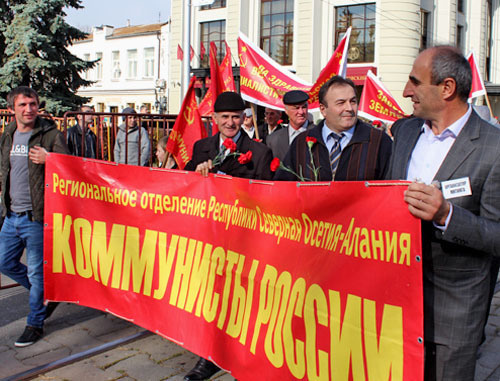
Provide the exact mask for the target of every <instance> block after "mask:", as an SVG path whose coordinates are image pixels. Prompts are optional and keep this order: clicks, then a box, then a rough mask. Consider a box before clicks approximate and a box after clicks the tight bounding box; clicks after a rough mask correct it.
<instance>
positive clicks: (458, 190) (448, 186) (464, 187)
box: [441, 177, 472, 200]
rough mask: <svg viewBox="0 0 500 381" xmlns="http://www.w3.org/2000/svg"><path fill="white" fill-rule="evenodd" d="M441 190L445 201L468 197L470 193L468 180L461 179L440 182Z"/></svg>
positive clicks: (465, 178) (466, 178)
mask: <svg viewBox="0 0 500 381" xmlns="http://www.w3.org/2000/svg"><path fill="white" fill-rule="evenodd" d="M441 190H442V191H443V196H444V198H445V199H447V200H448V199H450V198H455V197H464V196H470V195H471V194H472V191H471V189H470V179H469V178H468V177H462V178H460V179H455V180H448V181H443V182H441Z"/></svg>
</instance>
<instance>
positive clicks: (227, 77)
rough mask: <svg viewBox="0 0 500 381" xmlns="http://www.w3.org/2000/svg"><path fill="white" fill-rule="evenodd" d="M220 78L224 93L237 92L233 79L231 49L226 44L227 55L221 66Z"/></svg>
mask: <svg viewBox="0 0 500 381" xmlns="http://www.w3.org/2000/svg"><path fill="white" fill-rule="evenodd" d="M219 78H220V79H221V81H222V91H221V93H222V92H224V91H236V86H235V85H234V77H233V67H232V65H231V49H229V45H228V44H227V42H226V55H225V56H224V59H223V60H222V62H221V64H220V66H219Z"/></svg>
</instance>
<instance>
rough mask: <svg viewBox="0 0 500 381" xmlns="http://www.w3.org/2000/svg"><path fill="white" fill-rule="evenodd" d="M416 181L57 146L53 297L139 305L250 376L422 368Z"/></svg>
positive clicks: (317, 376) (108, 305)
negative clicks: (246, 175) (303, 177)
mask: <svg viewBox="0 0 500 381" xmlns="http://www.w3.org/2000/svg"><path fill="white" fill-rule="evenodd" d="M405 189H406V184H402V183H397V182H389V183H381V182H370V183H364V182H330V183H296V182H282V183H278V182H263V181H252V180H246V179H238V178H231V177H229V176H220V175H210V176H209V177H207V178H205V177H202V176H201V175H199V174H197V173H191V172H184V171H176V170H165V169H151V168H144V167H138V166H129V165H121V164H109V163H104V162H99V161H95V160H88V159H82V158H78V157H72V156H65V155H57V154H50V156H49V157H48V159H47V164H46V192H45V200H46V203H45V224H46V228H45V267H44V270H45V297H46V299H48V300H56V301H68V302H74V303H79V304H81V305H85V306H90V307H93V308H97V309H100V310H106V311H110V312H111V313H113V314H116V315H118V316H120V317H123V318H126V319H130V320H131V321H133V322H134V323H136V324H138V325H140V326H142V327H145V328H147V329H149V330H151V331H154V332H156V333H158V334H160V335H162V336H164V337H166V338H168V339H169V340H173V341H175V342H176V343H179V344H180V345H182V346H183V347H185V348H187V349H188V350H190V351H193V352H195V353H196V354H199V355H200V356H203V357H205V358H207V359H211V360H212V361H214V362H215V363H216V364H218V365H219V366H221V367H222V368H224V369H227V370H228V371H230V372H231V373H232V375H233V376H234V377H236V378H237V379H239V380H255V372H256V371H258V373H259V379H261V380H292V379H299V380H302V379H304V380H335V381H344V380H345V381H349V380H377V381H384V380H391V381H395V380H398V381H400V380H422V379H423V344H422V337H423V336H422V335H423V319H422V308H423V307H422V266H421V261H420V255H421V243H420V242H421V241H420V222H419V221H418V220H417V219H415V218H413V217H412V216H411V215H410V214H409V212H408V210H407V206H406V204H405V202H404V201H403V192H404V190H405Z"/></svg>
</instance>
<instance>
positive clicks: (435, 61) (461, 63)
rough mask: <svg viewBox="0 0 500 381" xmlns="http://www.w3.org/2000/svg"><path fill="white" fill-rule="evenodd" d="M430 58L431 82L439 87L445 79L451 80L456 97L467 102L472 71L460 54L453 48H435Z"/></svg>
mask: <svg viewBox="0 0 500 381" xmlns="http://www.w3.org/2000/svg"><path fill="white" fill-rule="evenodd" d="M431 49H433V50H434V52H433V53H434V54H433V56H432V61H431V62H432V70H431V81H432V84H433V85H439V84H440V83H442V82H443V81H444V80H445V79H446V78H453V79H454V80H455V83H456V85H457V95H458V97H459V98H460V99H461V100H462V101H464V102H467V98H469V93H470V89H471V86H472V70H471V68H470V65H469V62H468V61H467V60H466V59H465V57H464V55H463V54H462V52H461V51H460V50H459V49H457V48H455V47H454V46H436V47H433V48H431Z"/></svg>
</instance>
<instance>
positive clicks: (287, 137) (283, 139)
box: [266, 90, 314, 161]
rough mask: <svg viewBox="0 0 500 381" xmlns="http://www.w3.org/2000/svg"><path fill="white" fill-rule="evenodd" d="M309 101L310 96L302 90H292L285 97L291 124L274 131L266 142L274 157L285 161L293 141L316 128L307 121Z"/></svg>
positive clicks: (286, 111)
mask: <svg viewBox="0 0 500 381" xmlns="http://www.w3.org/2000/svg"><path fill="white" fill-rule="evenodd" d="M308 99H309V95H307V93H305V92H304V91H302V90H291V91H289V92H287V93H286V94H285V95H284V96H283V103H284V104H285V113H286V115H287V116H288V119H289V121H290V122H289V124H288V127H285V128H282V129H280V130H278V131H274V132H273V133H272V134H270V135H269V136H268V137H267V140H266V144H267V146H268V147H269V148H271V151H273V156H274V157H277V158H279V159H280V160H281V161H283V160H284V159H285V155H286V153H287V152H288V148H289V147H290V144H292V142H293V140H294V139H295V138H296V137H297V136H298V135H299V134H300V133H302V132H304V131H305V130H307V129H309V128H312V127H314V124H313V123H310V122H309V121H308V120H307V110H308V106H307V100H308Z"/></svg>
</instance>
